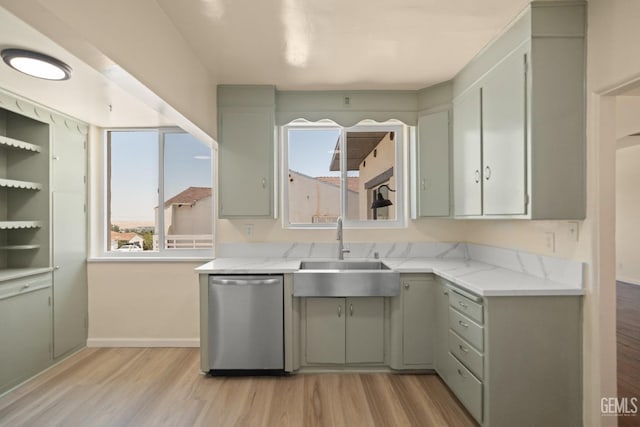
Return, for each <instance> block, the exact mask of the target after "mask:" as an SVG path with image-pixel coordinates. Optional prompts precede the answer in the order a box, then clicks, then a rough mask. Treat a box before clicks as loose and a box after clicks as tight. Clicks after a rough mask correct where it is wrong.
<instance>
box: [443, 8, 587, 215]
mask: <svg viewBox="0 0 640 427" xmlns="http://www.w3.org/2000/svg"><path fill="white" fill-rule="evenodd" d="M584 85H585V3H584V2H558V3H554V2H533V3H532V4H531V7H530V8H529V9H528V10H527V11H526V12H525V13H524V14H523V15H522V16H521V17H520V18H519V19H518V20H517V21H516V22H514V23H513V24H512V26H510V27H509V29H508V30H507V31H506V32H505V33H504V34H503V35H502V37H500V38H498V39H497V40H496V41H495V42H494V43H493V44H492V45H490V46H489V47H488V48H486V49H485V50H484V51H483V52H482V53H481V54H480V55H478V56H477V57H476V58H474V59H473V60H472V61H471V62H470V63H469V64H468V65H467V66H466V67H465V68H464V69H463V70H462V71H461V72H460V73H459V74H458V75H457V76H456V78H455V79H454V85H453V92H454V101H453V115H454V126H453V128H454V130H453V132H454V136H453V168H454V173H453V177H454V215H455V216H457V217H490V218H506V217H512V218H530V219H582V218H584V217H585V200H586V198H585V179H584V178H585V118H584V116H585V89H584V87H585V86H584Z"/></svg>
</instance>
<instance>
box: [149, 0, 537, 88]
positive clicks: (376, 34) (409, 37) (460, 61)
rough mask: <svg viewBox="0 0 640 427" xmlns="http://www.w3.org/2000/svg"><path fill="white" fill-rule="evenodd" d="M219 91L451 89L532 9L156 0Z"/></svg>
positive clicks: (373, 1) (458, 3)
mask: <svg viewBox="0 0 640 427" xmlns="http://www.w3.org/2000/svg"><path fill="white" fill-rule="evenodd" d="M156 1H157V3H158V4H159V5H160V6H161V7H162V9H163V10H164V11H165V12H166V14H167V15H168V16H169V18H170V19H171V20H172V21H173V23H174V25H175V26H176V28H177V29H178V30H179V31H180V33H181V34H182V35H183V36H184V38H185V40H186V41H187V42H188V43H189V45H190V46H191V47H192V48H193V50H194V51H195V53H196V55H197V56H198V57H199V58H201V61H202V62H203V64H204V65H205V66H206V67H207V68H208V69H209V70H210V72H211V73H213V74H214V75H215V76H216V77H217V79H218V83H225V84H246V83H251V84H274V85H276V86H277V87H278V88H279V89H287V90H298V89H305V90H319V89H421V88H424V87H427V86H431V85H433V84H436V83H440V82H442V81H446V80H449V79H451V78H452V77H453V76H454V75H455V74H456V73H457V72H458V71H459V70H460V69H461V68H462V67H463V66H464V65H465V64H466V63H467V62H469V60H470V59H471V58H472V57H473V56H474V55H475V54H476V53H478V52H479V51H480V50H481V49H482V47H483V46H485V45H486V44H487V43H488V42H489V41H490V40H491V39H493V38H494V37H495V36H496V35H497V34H498V33H499V32H500V31H501V30H502V29H504V27H505V26H507V25H508V24H509V22H510V21H511V20H513V18H514V17H515V16H516V15H517V14H518V13H519V12H520V11H521V10H522V9H524V8H525V6H526V5H527V4H528V3H529V1H528V0H482V1H478V0H393V1H390V0H260V1H255V0H189V1H175V0H156Z"/></svg>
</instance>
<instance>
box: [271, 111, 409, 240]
mask: <svg viewBox="0 0 640 427" xmlns="http://www.w3.org/2000/svg"><path fill="white" fill-rule="evenodd" d="M408 134H409V132H408V129H407V127H406V126H405V125H404V124H402V123H400V122H398V121H393V122H386V123H382V124H381V123H377V122H373V121H367V122H365V123H360V124H358V125H356V126H353V127H349V128H345V127H341V126H339V125H337V124H335V123H334V122H330V121H321V122H316V123H311V122H307V121H303V120H298V121H294V122H292V123H290V124H288V125H286V126H283V128H282V153H283V161H282V183H283V188H282V194H283V222H284V226H285V227H286V228H327V227H335V226H336V223H337V219H338V217H342V218H344V222H345V226H346V227H349V228H381V227H384V228H389V227H403V226H404V225H405V212H406V210H405V192H404V181H405V179H404V170H405V168H404V165H403V159H404V155H403V154H404V152H405V147H406V146H407V145H408V144H407V143H406V138H407V135H408ZM343 153H346V155H343Z"/></svg>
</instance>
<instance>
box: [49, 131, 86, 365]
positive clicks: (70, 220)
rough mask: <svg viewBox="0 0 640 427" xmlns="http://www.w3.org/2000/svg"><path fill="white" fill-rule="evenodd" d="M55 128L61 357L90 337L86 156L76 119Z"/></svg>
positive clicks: (57, 345)
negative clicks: (88, 321)
mask: <svg viewBox="0 0 640 427" xmlns="http://www.w3.org/2000/svg"><path fill="white" fill-rule="evenodd" d="M53 131H54V138H53V146H52V152H53V160H52V165H51V168H52V178H53V180H52V190H53V193H52V206H53V209H52V218H51V224H52V229H53V233H52V237H53V245H52V246H53V266H54V268H55V269H54V272H53V337H54V342H53V355H54V357H60V356H63V355H65V354H66V353H68V352H69V351H71V350H73V349H76V348H79V347H82V346H84V345H85V344H86V341H87V310H88V308H87V305H88V301H87V298H88V297H87V270H86V259H87V214H86V211H85V203H86V183H85V175H86V162H87V158H86V146H85V141H86V135H84V134H83V133H81V132H79V131H78V129H77V125H76V126H73V125H72V124H69V123H61V124H58V125H56V126H55V127H54V128H53Z"/></svg>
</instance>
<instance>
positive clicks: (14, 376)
mask: <svg viewBox="0 0 640 427" xmlns="http://www.w3.org/2000/svg"><path fill="white" fill-rule="evenodd" d="M40 282H42V279H32V278H29V279H24V280H23V283H21V284H19V285H18V286H17V287H16V288H15V292H6V293H2V294H0V343H2V344H1V345H0V394H1V393H2V392H4V391H6V390H8V389H9V388H11V387H13V386H15V385H16V384H19V383H20V382H22V381H24V380H26V379H27V378H29V377H31V376H32V375H35V374H36V373H38V372H39V371H41V370H43V369H44V368H46V367H47V365H48V364H49V361H50V360H51V354H50V352H49V351H50V346H51V306H50V298H51V284H50V279H46V280H45V282H48V284H47V283H44V284H43V283H40ZM2 286H3V287H6V286H12V285H11V284H6V283H3V284H2ZM29 289H33V290H29Z"/></svg>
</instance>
